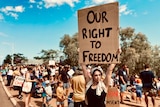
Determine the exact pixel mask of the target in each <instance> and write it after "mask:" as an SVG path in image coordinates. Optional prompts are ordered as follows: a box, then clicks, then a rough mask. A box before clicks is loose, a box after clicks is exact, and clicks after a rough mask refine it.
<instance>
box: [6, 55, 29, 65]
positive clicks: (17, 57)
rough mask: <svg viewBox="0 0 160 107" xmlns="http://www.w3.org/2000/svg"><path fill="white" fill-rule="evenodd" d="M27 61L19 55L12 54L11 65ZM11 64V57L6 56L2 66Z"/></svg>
mask: <svg viewBox="0 0 160 107" xmlns="http://www.w3.org/2000/svg"><path fill="white" fill-rule="evenodd" d="M27 60H28V59H27V58H26V57H24V56H23V54H21V53H17V54H13V64H16V65H17V64H22V63H24V62H26V61H27ZM11 62H12V55H7V56H6V58H5V59H4V61H3V63H4V64H11Z"/></svg>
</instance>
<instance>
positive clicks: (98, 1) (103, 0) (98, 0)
mask: <svg viewBox="0 0 160 107" xmlns="http://www.w3.org/2000/svg"><path fill="white" fill-rule="evenodd" d="M92 1H93V3H95V4H101V3H111V2H115V1H117V0H92Z"/></svg>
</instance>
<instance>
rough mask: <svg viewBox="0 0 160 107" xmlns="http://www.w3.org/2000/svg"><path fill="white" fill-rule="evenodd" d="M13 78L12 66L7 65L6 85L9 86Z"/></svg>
mask: <svg viewBox="0 0 160 107" xmlns="http://www.w3.org/2000/svg"><path fill="white" fill-rule="evenodd" d="M12 80H13V66H9V70H8V72H7V84H6V86H10V85H11V82H12Z"/></svg>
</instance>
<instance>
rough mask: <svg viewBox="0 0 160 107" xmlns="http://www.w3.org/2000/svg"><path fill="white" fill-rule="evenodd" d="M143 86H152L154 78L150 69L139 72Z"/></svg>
mask: <svg viewBox="0 0 160 107" xmlns="http://www.w3.org/2000/svg"><path fill="white" fill-rule="evenodd" d="M140 78H141V80H142V84H143V88H152V83H153V79H154V78H155V76H154V74H153V72H152V71H142V72H141V73H140Z"/></svg>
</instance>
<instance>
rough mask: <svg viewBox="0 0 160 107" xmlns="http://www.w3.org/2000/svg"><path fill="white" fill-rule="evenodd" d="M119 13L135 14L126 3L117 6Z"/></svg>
mask: <svg viewBox="0 0 160 107" xmlns="http://www.w3.org/2000/svg"><path fill="white" fill-rule="evenodd" d="M119 13H120V15H121V14H124V15H133V14H135V13H134V12H133V10H129V9H128V7H127V5H126V4H124V5H121V6H120V7H119Z"/></svg>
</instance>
